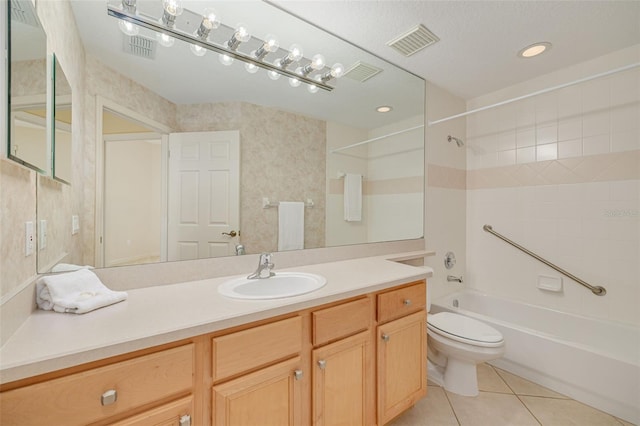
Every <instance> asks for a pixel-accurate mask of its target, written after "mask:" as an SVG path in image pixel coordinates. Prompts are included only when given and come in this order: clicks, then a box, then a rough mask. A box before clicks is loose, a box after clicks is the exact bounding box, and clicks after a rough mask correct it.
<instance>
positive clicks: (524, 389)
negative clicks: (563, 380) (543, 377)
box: [496, 368, 569, 399]
mask: <svg viewBox="0 0 640 426" xmlns="http://www.w3.org/2000/svg"><path fill="white" fill-rule="evenodd" d="M496 371H497V372H498V374H499V375H500V377H502V378H503V379H504V381H505V382H507V385H509V387H510V388H511V389H512V390H513V392H515V394H516V395H529V396H546V397H549V398H564V399H569V398H568V397H566V396H564V395H562V394H559V393H557V392H554V391H552V390H551V389H547V388H545V387H544V386H540V385H538V384H536V383H533V382H530V381H529V380H526V379H523V378H522V377H519V376H516V375H515V374H511V373H509V372H507V371H504V370H500V369H499V368H496Z"/></svg>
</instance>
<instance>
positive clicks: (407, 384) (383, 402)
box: [377, 310, 427, 425]
mask: <svg viewBox="0 0 640 426" xmlns="http://www.w3.org/2000/svg"><path fill="white" fill-rule="evenodd" d="M426 321H427V317H426V312H425V311H424V310H422V311H418V312H416V313H414V314H411V315H408V316H406V317H403V318H400V319H397V320H394V321H391V322H389V323H386V324H383V325H380V326H379V327H378V333H377V337H378V341H377V348H378V349H377V360H378V424H379V425H384V424H386V423H387V422H389V421H390V420H392V419H393V418H394V417H396V416H397V415H399V414H400V413H402V412H403V411H404V410H406V409H408V408H410V407H412V406H413V405H414V404H415V403H416V402H417V401H418V400H419V399H420V398H422V397H423V396H425V395H426V391H427V371H426V366H427V365H426V364H427V352H426V349H427V346H426V333H427V330H426Z"/></svg>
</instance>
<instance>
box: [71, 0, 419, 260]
mask: <svg viewBox="0 0 640 426" xmlns="http://www.w3.org/2000/svg"><path fill="white" fill-rule="evenodd" d="M71 4H72V9H73V12H74V15H75V18H76V23H77V25H78V29H79V33H80V35H81V37H82V39H83V43H84V44H85V50H86V51H87V52H91V55H88V59H87V61H88V64H87V69H88V72H89V73H90V78H88V79H87V82H88V89H89V92H90V94H89V96H95V99H96V102H95V104H96V105H97V106H98V108H97V109H96V112H97V114H96V115H97V117H96V123H95V127H96V134H97V135H102V138H101V139H102V140H98V141H96V143H97V144H98V148H97V150H96V152H97V153H98V155H97V157H96V162H97V170H98V173H97V180H98V181H97V182H96V185H95V187H94V188H87V189H86V190H85V193H91V192H93V191H95V192H96V200H97V206H96V209H97V215H96V220H97V222H96V224H95V228H96V240H95V242H94V246H93V247H95V257H94V259H95V262H93V263H94V265H96V266H106V265H120V264H130V263H139V262H148V261H162V260H182V259H194V258H202V257H211V256H219V255H229V254H235V248H236V246H237V245H238V244H242V245H243V246H244V248H245V252H246V253H259V252H262V251H269V252H274V251H278V250H283V249H289V248H291V247H292V246H288V245H283V244H281V243H282V239H283V235H282V233H281V232H280V231H281V230H282V228H280V225H279V222H280V218H279V216H280V213H281V212H282V209H280V208H279V207H277V206H278V203H279V202H282V201H298V202H303V203H306V205H307V206H306V207H304V210H303V218H304V228H303V229H304V230H303V236H302V241H301V243H300V244H299V245H297V246H294V247H296V248H305V249H307V248H319V247H326V246H335V245H344V244H360V243H366V242H379V241H391V240H399V239H414V238H421V237H422V236H423V181H424V129H423V127H422V126H423V124H424V104H425V102H424V93H425V88H424V80H422V79H420V78H418V77H416V76H414V75H412V74H410V73H408V72H406V71H403V70H401V69H399V68H398V67H396V66H394V65H392V64H390V63H388V62H386V61H384V60H382V59H380V58H378V57H375V56H373V55H371V54H369V53H367V52H365V51H363V50H361V49H359V48H357V47H355V46H353V45H351V44H349V43H347V42H345V41H343V40H340V39H338V38H336V37H334V36H332V35H330V34H328V33H326V32H324V31H322V30H320V29H318V28H316V27H314V26H312V25H309V24H308V23H305V22H303V21H301V20H299V19H297V18H295V17H293V16H291V15H289V14H287V13H286V12H284V11H282V10H280V9H278V8H275V7H273V6H272V5H270V4H268V3H266V2H262V1H250V2H219V4H218V3H217V4H216V9H218V12H220V15H221V16H223V18H222V20H223V23H225V24H226V25H228V24H232V25H235V23H236V22H244V23H245V24H246V25H247V26H248V27H250V28H252V31H253V32H252V33H253V34H255V35H256V37H254V38H253V39H250V40H249V41H247V42H246V43H245V42H243V43H240V45H239V46H238V47H237V49H238V51H239V52H241V53H242V54H244V55H251V54H252V53H251V52H252V51H253V50H256V49H259V46H258V45H257V43H258V44H259V42H258V39H260V40H264V39H265V38H266V37H265V34H270V33H273V32H275V31H278V32H280V33H279V34H278V37H279V40H280V46H281V48H280V49H278V51H270V52H268V53H266V54H265V56H264V60H265V61H267V62H268V63H270V64H273V63H274V61H275V60H276V59H281V58H282V57H284V56H286V55H287V54H288V52H290V51H291V50H292V48H291V45H292V44H294V43H296V44H299V45H301V46H303V48H304V51H305V52H306V54H305V55H304V58H306V59H300V62H298V63H292V64H291V65H290V67H289V71H292V70H295V69H297V68H304V66H305V65H307V62H308V61H309V60H310V58H313V56H314V55H315V54H316V53H321V54H323V55H324V57H325V58H326V64H328V65H327V66H326V68H325V69H324V71H325V72H328V70H329V69H330V66H331V65H332V64H334V63H342V64H344V67H345V74H344V76H342V78H340V79H333V80H331V81H329V82H328V84H329V85H331V86H332V87H333V90H331V91H324V90H318V91H317V92H315V93H311V92H310V91H309V90H307V89H306V84H303V85H300V86H299V87H293V86H292V85H291V84H290V82H289V76H281V78H279V79H276V80H274V79H272V78H270V77H269V75H268V73H267V72H266V70H264V69H259V70H258V71H257V72H255V73H254V72H252V71H249V70H248V69H247V67H245V66H244V64H243V62H242V61H241V60H236V61H235V62H233V63H231V64H230V65H229V66H226V65H224V64H222V63H221V62H220V61H219V60H218V54H217V53H216V52H211V51H208V52H207V53H206V54H205V55H202V56H200V55H195V54H194V53H193V51H194V49H193V48H192V46H191V44H192V43H188V42H185V41H183V40H180V39H175V40H173V42H172V43H164V44H171V46H170V47H166V46H165V45H164V44H163V42H161V39H162V35H161V34H160V35H158V34H156V33H155V32H154V31H151V30H149V29H147V28H138V31H137V34H136V35H131V34H132V33H131V32H130V33H131V34H127V35H125V34H123V32H122V31H120V27H121V25H119V24H118V23H119V20H118V19H116V18H114V17H111V16H108V15H107V12H106V10H105V8H104V4H103V3H101V2H87V1H72V3H71ZM115 4H116V5H117V6H118V7H121V3H120V2H117V1H116V2H115ZM136 4H137V7H138V11H137V12H138V13H139V14H145V13H147V11H151V12H153V13H151V14H150V15H151V16H154V17H155V16H161V11H162V2H161V1H159V0H158V1H147V0H138V1H137V2H136ZM205 6H206V5H205V3H204V2H195V1H194V2H185V8H189V9H190V10H191V12H192V14H193V13H197V14H202V13H203V12H204V7H205ZM157 13H160V15H157ZM185 13H186V12H185ZM187 15H188V14H185V15H184V16H187ZM189 16H192V15H189ZM176 25H181V24H180V20H177V21H176ZM225 28H226V29H225ZM228 28H229V27H223V26H221V27H220V28H219V29H220V31H218V29H216V30H212V31H211V32H210V34H209V36H208V39H207V40H208V43H211V44H215V45H219V46H221V45H223V44H224V43H227V42H228V41H229V39H230V36H231V34H230V33H229V30H228ZM322 72H323V71H322V70H315V71H313V72H310V73H309V76H311V77H314V76H315V75H321V74H322ZM380 105H391V106H392V107H393V108H392V110H391V111H390V112H388V113H384V114H383V113H379V112H376V108H377V107H378V106H380ZM104 111H111V112H116V113H117V114H118V115H119V116H121V117H125V118H126V119H127V120H128V121H133V122H135V123H137V124H141V125H143V126H144V127H146V129H148V130H150V131H152V132H154V133H156V135H160V136H159V138H160V140H164V139H163V137H165V138H166V140H167V142H166V143H163V142H160V144H159V145H158V142H154V143H153V144H151V143H149V142H144V143H141V142H140V140H139V139H138V140H137V141H136V142H135V143H133V142H131V144H128V143H127V142H126V141H124V140H122V139H119V140H113V137H109V136H108V131H106V130H105V127H106V124H105V122H106V121H107V118H106V116H105V114H104ZM84 113H85V114H87V112H84ZM88 114H90V116H93V112H92V111H90V112H89V113H88ZM233 135H237V140H236V139H234V137H235V136H233ZM98 137H100V136H98ZM126 137H129V138H130V135H129V136H126ZM116 139H118V138H116ZM134 139H135V138H130V140H134ZM156 140H157V138H156ZM151 146H153V147H154V148H153V149H154V151H153V152H154V154H153V155H151V154H149V155H147V154H141V153H137V152H138V151H140V152H143V151H144V152H147V151H148V148H150V147H151ZM143 148H144V149H143ZM134 151H135V152H136V155H135V156H134V155H133V154H134ZM236 152H237V154H236ZM127 154H131V158H130V160H131V159H133V158H134V157H135V159H136V160H135V161H133V163H132V164H129V165H127V167H128V168H131V167H135V168H137V170H131V172H132V173H133V172H138V173H139V174H144V179H142V177H139V178H135V177H131V178H129V180H127V182H131V185H129V186H130V187H134V186H138V185H137V184H138V183H141V182H142V181H143V180H144V181H148V182H147V183H149V184H151V183H155V184H156V185H158V184H159V188H157V189H158V190H159V195H157V197H159V198H160V200H159V202H160V204H159V205H160V207H159V210H160V211H159V214H157V215H150V214H146V215H145V214H143V215H141V216H142V219H143V220H144V219H145V218H147V220H146V223H145V225H149V226H145V227H135V226H133V225H132V224H131V223H127V218H128V217H129V218H131V219H133V217H134V216H135V215H136V214H137V213H136V212H138V211H141V208H140V206H139V204H136V203H135V201H139V200H138V199H135V197H132V196H131V195H125V193H124V192H119V191H120V189H124V188H125V186H126V185H122V183H123V182H120V184H118V182H113V178H114V177H115V178H116V181H117V179H118V177H119V176H118V173H119V170H124V167H125V166H124V165H123V164H124V163H122V162H121V160H122V159H123V158H124V159H126V156H127ZM138 154H139V155H138ZM156 154H158V155H156ZM117 158H120V160H117ZM112 160H113V161H116V160H117V161H120V162H119V163H112ZM207 161H209V162H210V164H209V163H207ZM163 162H164V163H163ZM130 163H131V162H130ZM195 163H199V164H200V165H201V166H202V167H203V169H197V170H196V169H195V168H194V164H195ZM236 170H237V171H236ZM143 171H146V172H143ZM147 172H148V173H147ZM155 173H159V176H160V178H159V179H160V182H158V178H157V177H155V178H152V177H151V176H157V175H156V174H155ZM235 173H237V176H238V178H237V182H238V183H234V182H236V181H235V180H234V179H236V178H235V177H234V176H235ZM345 175H358V176H359V179H360V182H361V183H360V184H359V189H360V190H359V191H357V190H356V191H355V195H353V196H351V195H348V196H347V198H348V199H347V202H348V203H349V204H350V203H351V201H353V200H355V202H354V205H355V210H357V211H359V215H356V216H355V217H351V216H349V217H347V216H346V213H347V212H345V187H346V186H347V182H346V180H345ZM349 181H350V182H351V181H352V179H349ZM134 182H135V185H134ZM164 182H166V183H164ZM114 185H115V186H114ZM118 185H119V186H118ZM118 187H119V188H120V189H119V190H117V191H116V188H118ZM109 188H111V190H110V189H109ZM196 188H199V190H196ZM203 188H207V190H206V191H205V190H203ZM235 188H237V190H236V189H235ZM357 188H358V187H357V186H356V189H357ZM153 191H156V189H154V190H153ZM148 192H149V191H148ZM347 192H348V193H349V194H351V193H352V191H351V190H348V191H347ZM154 194H156V192H154ZM353 197H355V198H353ZM265 199H266V200H267V201H268V203H267V205H266V207H267V208H264V200H265ZM214 200H215V201H214ZM309 200H311V202H307V201H309ZM157 201H158V200H154V201H153V202H154V204H153V205H154V206H156V207H154V210H157V209H158V207H157V206H158V204H157ZM149 205H151V204H149ZM271 206H273V207H271ZM112 213H116V214H120V216H122V217H121V218H120V219H117V218H114V217H112V218H111V219H110V218H109V217H110V216H109V215H111V214H112ZM156 213H158V212H156ZM152 217H153V220H151V218H152ZM116 219H117V220H121V221H124V222H121V223H124V224H127V225H131V226H130V227H124V226H118V225H117V223H118V222H117V221H115V220H116ZM109 221H111V225H110V224H109ZM132 222H133V220H132ZM151 225H153V226H151ZM142 229H144V230H145V231H144V232H148V231H149V232H151V231H153V234H148V237H149V238H148V240H147V241H148V242H153V250H151V249H146V248H144V247H151V245H149V246H145V245H143V244H139V245H138V242H139V241H141V237H142ZM109 241H110V242H111V243H113V244H114V246H113V248H110V247H109V246H107V245H106V244H107V242H109ZM158 242H159V247H160V252H159V253H158V250H157V247H158ZM283 247H284V248H283ZM134 248H135V250H134Z"/></svg>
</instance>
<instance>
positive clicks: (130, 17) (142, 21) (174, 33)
mask: <svg viewBox="0 0 640 426" xmlns="http://www.w3.org/2000/svg"><path fill="white" fill-rule="evenodd" d="M107 13H108V14H109V16H113V17H114V18H117V19H121V20H123V21H126V22H130V23H132V24H135V25H138V26H140V27H142V28H147V29H149V30H152V31H156V32H158V33H164V34H168V35H170V36H171V37H174V38H176V39H179V40H182V41H185V42H187V43H191V44H195V45H197V46H200V47H202V48H204V49H207V50H211V51H214V52H218V53H220V54H223V55H227V56H229V57H231V58H233V59H238V60H240V61H243V62H246V63H250V64H253V65H255V66H258V67H260V68H263V69H266V70H267V71H274V72H277V73H278V74H282V75H286V76H289V77H291V78H294V79H297V80H300V81H301V82H304V83H307V84H309V85H312V86H315V87H318V88H319V89H322V90H326V91H327V92H330V91H332V90H333V89H334V88H333V87H331V86H329V85H327V84H325V82H323V81H318V80H315V79H313V78H309V77H306V76H302V75H300V74H296V73H295V72H294V71H289V70H287V69H285V68H278V67H277V66H275V65H272V64H269V63H267V62H262V61H258V60H256V59H255V58H253V57H251V56H249V55H245V54H244V53H242V52H238V51H237V50H228V49H225V48H224V47H221V46H218V45H216V44H213V43H210V42H209V41H206V40H203V39H201V38H198V37H195V36H193V35H190V34H187V33H184V32H182V31H180V30H177V29H176V28H168V27H166V26H164V25H162V24H160V23H159V22H157V21H155V20H153V19H151V18H147V17H145V16H142V15H140V14H130V13H127V12H125V11H123V10H122V9H120V8H119V7H117V6H113V5H111V4H107Z"/></svg>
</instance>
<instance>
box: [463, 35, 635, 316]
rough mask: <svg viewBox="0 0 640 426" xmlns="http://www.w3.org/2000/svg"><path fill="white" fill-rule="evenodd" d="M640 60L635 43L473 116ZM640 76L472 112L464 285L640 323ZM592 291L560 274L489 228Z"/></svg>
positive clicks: (494, 97) (516, 89) (628, 74)
mask: <svg viewBox="0 0 640 426" xmlns="http://www.w3.org/2000/svg"><path fill="white" fill-rule="evenodd" d="M637 62H640V45H636V46H633V47H631V48H628V49H624V50H621V51H618V52H614V53H612V54H609V55H606V56H603V57H601V58H597V59H595V60H592V61H589V62H585V63H582V64H578V65H576V66H572V67H570V68H565V69H563V70H560V71H558V72H554V73H551V74H548V75H545V76H542V77H539V78H537V79H534V80H531V81H528V82H525V83H522V84H519V85H517V86H513V87H508V88H505V89H503V90H501V91H499V92H495V93H491V94H489V95H486V96H484V97H482V98H478V99H474V100H471V101H469V103H468V108H474V107H478V106H482V105H486V104H489V103H493V102H496V101H500V100H504V99H509V98H513V97H517V96H522V95H524V94H526V93H529V92H532V91H535V90H540V89H543V88H545V87H550V86H554V85H557V84H561V83H566V82H569V81H572V80H575V79H579V78H584V77H587V76H589V75H593V74H597V73H601V72H604V71H608V70H611V69H615V68H617V67H621V66H623V65H628V64H631V63H637ZM639 118H640V70H638V68H635V69H633V70H630V71H625V72H620V73H617V74H613V75H611V76H608V77H604V78H598V79H596V80H592V81H589V82H585V83H581V84H578V85H574V86H570V87H567V88H564V89H561V90H557V91H554V92H550V93H548V94H545V95H540V96H536V97H534V98H529V99H526V100H522V101H518V102H515V103H512V104H508V105H504V106H502V107H500V108H496V109H493V110H487V111H486V112H481V113H478V114H475V115H474V116H470V117H469V118H468V122H467V131H468V136H467V137H468V142H469V144H470V145H471V146H472V147H474V148H472V149H471V151H470V153H469V157H468V166H469V172H468V176H467V177H468V180H467V185H468V191H467V192H468V193H467V206H468V215H467V236H468V239H467V241H468V257H469V262H468V275H469V285H470V286H471V287H473V288H476V289H478V290H481V291H484V292H487V293H491V294H495V295H499V296H504V297H509V298H512V299H516V300H521V301H524V302H527V303H533V304H536V305H541V306H545V307H548V308H552V309H558V310H561V311H564V312H572V313H578V314H582V315H587V316H590V317H597V318H603V319H608V320H614V321H620V322H626V323H631V324H634V325H636V326H637V325H640V311H639V310H638V300H640V268H639V267H638V259H640V248H639V241H640V239H639V236H640V220H639V219H640V215H639V213H638V212H639V211H640V124H639V120H638V119H639ZM485 223H488V224H491V225H493V227H494V229H495V230H496V231H498V232H500V233H502V234H505V235H506V236H508V237H509V238H511V239H513V240H515V241H517V242H518V243H520V244H522V245H523V246H525V247H527V248H529V249H530V250H533V251H534V252H536V253H538V254H540V255H541V256H543V257H546V258H548V259H549V260H550V261H552V262H554V263H556V264H558V265H559V266H561V267H563V268H565V269H567V270H568V271H569V272H571V273H573V274H575V275H577V276H578V277H580V278H582V279H583V280H585V281H587V282H590V283H591V284H593V285H601V286H604V287H605V288H606V289H607V294H606V296H604V297H599V296H595V295H593V294H592V293H591V292H590V291H589V290H587V289H585V288H583V287H581V286H580V285H578V284H577V283H575V282H572V280H570V279H568V278H566V277H564V278H562V280H563V291H562V292H561V293H550V292H545V291H543V290H540V289H538V288H537V284H538V279H539V277H540V276H552V277H561V275H559V274H558V273H557V272H555V271H553V270H552V269H550V268H548V267H546V266H545V265H543V264H541V263H540V262H538V261H536V260H534V259H532V258H530V257H528V256H526V255H524V254H522V253H520V252H519V251H517V250H515V249H514V248H512V247H510V246H508V245H506V244H504V243H503V242H501V241H500V240H497V239H496V238H494V237H492V236H490V235H488V234H486V233H485V232H483V231H482V226H483V225H484V224H485Z"/></svg>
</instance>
